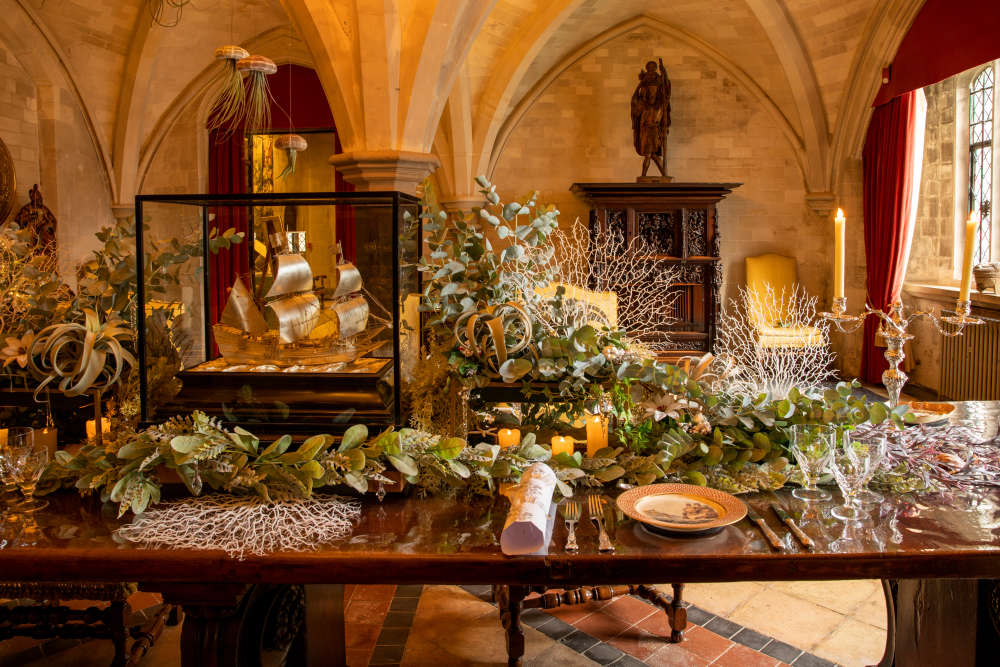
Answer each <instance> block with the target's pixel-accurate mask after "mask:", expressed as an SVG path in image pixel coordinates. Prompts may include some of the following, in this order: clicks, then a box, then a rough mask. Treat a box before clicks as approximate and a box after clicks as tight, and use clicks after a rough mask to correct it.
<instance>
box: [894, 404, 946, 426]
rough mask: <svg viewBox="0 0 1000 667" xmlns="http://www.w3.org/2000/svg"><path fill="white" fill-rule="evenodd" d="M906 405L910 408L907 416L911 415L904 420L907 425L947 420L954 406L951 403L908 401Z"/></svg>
mask: <svg viewBox="0 0 1000 667" xmlns="http://www.w3.org/2000/svg"><path fill="white" fill-rule="evenodd" d="M907 404H908V405H909V406H910V413H909V414H910V415H912V416H911V417H908V418H907V419H906V423H907V424H931V423H933V422H937V421H941V420H943V419H947V418H948V415H950V414H951V413H952V412H954V411H955V406H954V405H952V404H951V403H932V402H927V401H909V402H908V403H907Z"/></svg>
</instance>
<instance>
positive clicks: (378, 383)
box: [151, 359, 394, 439]
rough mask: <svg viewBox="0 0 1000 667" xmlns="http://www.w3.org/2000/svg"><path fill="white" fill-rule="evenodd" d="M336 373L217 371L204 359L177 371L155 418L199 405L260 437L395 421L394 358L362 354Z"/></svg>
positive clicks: (339, 430) (378, 425)
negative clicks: (173, 393) (177, 387)
mask: <svg viewBox="0 0 1000 667" xmlns="http://www.w3.org/2000/svg"><path fill="white" fill-rule="evenodd" d="M362 361H364V362H365V363H364V364H352V365H349V366H347V367H346V368H344V369H343V370H342V371H340V372H309V371H302V372H289V371H287V370H285V371H280V370H270V371H264V370H253V371H251V370H234V371H226V370H217V368H219V365H218V364H216V363H214V362H208V363H207V364H202V365H201V366H196V367H195V368H193V369H190V370H185V371H181V372H180V373H179V374H178V376H177V377H178V379H180V381H181V382H182V383H183V387H182V389H181V391H180V393H179V394H178V395H177V397H176V398H174V399H173V400H172V401H170V402H169V403H168V404H164V405H161V406H158V407H157V409H156V410H155V412H154V414H153V419H152V420H151V421H153V422H154V423H158V422H162V421H164V420H166V419H168V418H170V417H172V416H174V415H177V414H189V413H191V412H193V411H194V410H201V411H202V412H205V413H206V414H209V415H212V416H215V417H218V418H219V419H221V420H222V421H223V422H224V423H225V424H226V425H227V426H230V427H232V426H240V427H242V428H245V429H246V430H248V431H250V432H251V433H253V434H255V435H258V436H264V437H266V436H277V435H283V434H285V433H287V434H289V435H292V436H293V437H296V438H297V439H299V438H304V437H308V436H310V435H315V434H317V433H330V434H332V435H339V434H341V433H343V432H344V431H345V430H346V429H347V428H348V427H349V426H351V425H352V424H365V425H366V426H368V427H369V428H370V429H372V430H375V429H379V428H385V427H388V426H391V425H393V423H394V420H393V406H392V386H391V385H392V362H391V360H389V359H365V360H362Z"/></svg>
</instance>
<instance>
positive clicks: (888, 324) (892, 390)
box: [820, 297, 983, 408]
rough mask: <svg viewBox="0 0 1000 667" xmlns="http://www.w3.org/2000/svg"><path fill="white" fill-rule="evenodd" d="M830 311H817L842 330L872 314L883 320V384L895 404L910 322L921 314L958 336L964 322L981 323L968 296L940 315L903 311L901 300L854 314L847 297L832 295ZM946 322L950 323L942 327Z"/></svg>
mask: <svg viewBox="0 0 1000 667" xmlns="http://www.w3.org/2000/svg"><path fill="white" fill-rule="evenodd" d="M830 310H831V311H832V312H829V313H820V315H821V316H822V317H823V318H824V319H825V320H828V321H830V322H833V324H834V325H835V326H836V327H837V329H838V330H839V331H840V332H841V333H851V332H853V331H857V329H858V327H860V326H861V325H862V324H863V323H864V321H865V318H866V317H868V316H869V315H875V316H877V317H879V318H880V319H881V320H882V337H883V338H884V339H885V358H886V361H888V362H889V368H887V369H886V370H885V372H883V373H882V384H884V385H885V389H886V391H887V392H889V406H890V407H891V408H895V407H896V406H897V405H899V394H900V392H902V390H903V385H905V384H906V381H907V380H908V379H909V376H908V375H907V374H906V373H904V372H903V371H902V370H901V369H900V368H899V365H900V364H901V363H902V362H903V359H905V358H906V354H905V353H904V352H903V345H905V344H906V341H908V340H912V339H913V337H914V336H913V334H910V333H907V329H909V328H910V323H911V322H914V321H916V320H917V319H919V318H921V317H926V318H929V319H930V320H931V321H932V322H934V327H935V328H936V329H937V330H938V331H939V332H940V333H941V335H942V336H949V337H950V336H960V335H962V331H963V330H964V329H965V327H966V326H968V325H970V324H982V323H983V321H982V320H981V319H979V318H978V317H972V316H971V315H970V314H969V313H970V312H971V310H972V303H971V302H970V301H969V300H968V299H965V300H962V299H958V300H957V301H956V302H955V314H954V315H941V314H940V313H932V312H930V311H926V310H911V311H910V312H909V315H907V314H906V307H905V306H904V305H903V302H902V301H896V302H895V303H893V304H892V305H891V306H890V307H889V312H888V313H886V312H884V311H882V310H877V309H875V308H872V307H871V306H870V305H868V304H867V303H866V304H865V310H864V312H862V313H859V314H857V315H850V314H848V313H847V298H846V297H835V298H834V299H833V304H832V306H831V309H830ZM945 324H948V325H951V327H945V326H944V325H945Z"/></svg>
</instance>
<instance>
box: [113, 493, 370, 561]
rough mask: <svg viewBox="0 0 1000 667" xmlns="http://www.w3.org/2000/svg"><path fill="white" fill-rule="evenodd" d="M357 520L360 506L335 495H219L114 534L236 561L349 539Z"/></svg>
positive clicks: (170, 506) (178, 505) (168, 508)
mask: <svg viewBox="0 0 1000 667" xmlns="http://www.w3.org/2000/svg"><path fill="white" fill-rule="evenodd" d="M360 516H361V503H360V502H359V501H358V500H357V499H353V498H343V497H341V496H333V495H316V496H313V497H312V498H291V499H288V500H281V501H278V502H274V503H266V502H264V501H262V500H260V499H258V498H252V497H247V496H230V495H222V494H219V495H211V496H205V497H202V498H190V499H185V500H181V501H177V502H171V503H165V504H163V505H162V506H160V507H157V508H154V509H150V510H147V511H146V512H143V513H142V514H140V515H138V516H137V517H135V519H133V520H132V523H130V524H128V525H125V526H122V527H121V528H119V529H118V533H117V534H118V536H119V537H121V538H123V539H125V540H128V541H129V542H135V543H138V544H141V545H143V546H146V547H161V548H163V547H165V548H171V549H221V550H223V551H225V552H226V553H228V554H229V555H230V556H233V557H235V558H238V559H240V560H242V559H243V558H245V557H246V556H247V555H248V554H252V555H256V556H260V555H264V554H268V553H272V552H275V551H312V550H315V549H316V548H318V547H320V546H322V545H324V544H329V543H331V542H335V541H337V540H340V539H343V538H345V537H347V536H348V535H350V534H351V532H352V531H353V530H354V524H355V522H357V520H358V519H359V518H360Z"/></svg>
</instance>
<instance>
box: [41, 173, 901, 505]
mask: <svg viewBox="0 0 1000 667" xmlns="http://www.w3.org/2000/svg"><path fill="white" fill-rule="evenodd" d="M477 180H478V182H479V184H480V185H481V186H482V187H483V190H482V192H483V195H484V196H485V197H486V199H487V201H488V204H487V205H486V206H484V207H483V208H482V210H481V211H479V212H478V216H479V221H480V222H481V223H483V224H477V222H475V221H473V220H467V219H462V218H456V219H448V218H447V217H446V216H444V215H443V214H438V215H432V214H430V213H424V214H422V215H423V216H424V229H425V231H428V232H430V238H429V240H428V246H429V249H430V254H429V257H428V258H426V259H422V260H421V265H420V269H421V271H423V272H425V273H426V274H428V275H429V280H427V282H426V289H425V291H424V293H423V299H422V306H421V307H422V309H423V310H424V311H428V312H431V313H433V315H432V317H431V319H430V327H431V334H432V346H431V347H432V352H431V354H430V355H429V356H428V358H427V359H425V360H424V361H423V362H422V363H423V364H424V365H425V366H426V368H423V369H418V372H417V373H416V374H415V375H416V376H417V377H422V378H424V379H423V380H422V382H423V383H424V385H423V386H424V388H426V387H427V386H428V384H427V383H428V382H429V383H431V386H433V387H436V388H437V389H438V391H432V392H414V393H417V394H419V393H423V394H425V395H429V396H433V395H440V394H441V393H442V392H441V391H440V388H441V387H443V386H445V385H450V386H453V387H459V388H461V389H463V390H467V389H469V388H471V387H478V386H484V385H485V384H488V383H489V382H492V381H497V380H502V381H505V382H507V383H512V382H521V383H522V385H523V389H524V391H525V392H526V393H530V392H533V391H538V389H537V386H538V383H539V382H546V383H549V384H548V386H549V387H556V388H555V389H546V390H545V391H548V392H550V394H551V396H550V398H551V399H552V401H553V402H554V403H555V404H557V410H556V412H557V413H558V414H560V415H562V416H565V417H567V418H572V417H574V416H579V415H581V414H583V413H584V412H585V411H588V410H595V409H603V410H604V411H605V413H608V414H610V415H612V416H613V417H614V419H615V421H616V423H617V427H616V429H615V432H614V434H615V438H616V439H617V442H615V443H614V445H613V446H611V447H608V448H605V449H602V450H600V451H597V452H595V455H594V456H593V457H585V456H583V455H582V454H581V453H580V452H576V453H574V454H573V455H567V454H562V453H561V454H558V455H556V456H552V452H551V449H550V448H549V447H547V446H545V445H541V444H539V443H537V442H536V437H535V435H534V434H533V433H527V434H526V435H525V436H524V438H523V439H522V442H521V444H520V445H519V446H515V447H509V448H501V447H499V446H498V445H494V444H488V443H478V444H471V443H469V442H467V441H466V440H465V439H463V438H459V437H448V436H443V435H433V434H432V433H431V432H432V431H435V432H438V433H440V432H446V431H447V429H443V428H437V426H439V424H440V423H441V420H442V419H443V417H444V415H442V412H444V411H446V408H442V406H441V405H440V404H435V403H433V401H434V400H436V399H434V398H431V397H428V398H427V403H424V404H420V403H419V402H418V403H417V404H415V405H414V412H415V414H416V415H417V418H416V424H417V425H418V426H420V428H419V429H412V428H404V429H399V430H393V429H389V430H387V431H384V432H382V433H379V434H377V435H374V436H372V435H371V434H369V433H368V430H367V428H366V427H365V426H363V425H355V426H352V427H351V428H350V429H348V431H347V432H346V433H345V435H344V436H343V438H342V439H341V441H340V442H339V443H337V442H336V439H335V438H334V437H332V436H330V435H325V434H324V435H315V436H312V437H310V438H308V439H307V440H306V441H305V442H303V443H302V444H301V445H299V446H298V447H297V448H295V449H292V447H291V445H292V439H291V438H290V437H289V436H287V435H286V436H282V437H281V438H278V439H277V440H275V441H274V442H271V443H267V444H266V445H265V444H263V443H261V442H260V440H259V439H258V438H257V437H256V436H254V435H253V434H251V433H249V432H247V431H245V430H243V429H240V428H236V429H233V430H229V429H227V428H226V427H225V426H224V425H223V424H222V423H221V422H220V421H218V420H216V419H214V418H210V417H208V416H206V415H205V414H203V413H200V412H196V413H194V414H193V415H191V416H189V417H183V418H181V417H178V418H175V419H173V420H171V421H168V422H167V423H165V424H162V425H159V426H155V427H151V428H148V429H145V430H143V431H136V430H134V429H132V428H129V427H128V426H127V425H126V426H124V427H122V428H119V429H118V430H117V432H116V433H115V434H113V435H112V437H110V438H108V440H107V442H106V443H105V446H104V447H97V446H96V445H94V444H88V445H85V446H83V447H82V448H81V449H80V450H79V451H78V452H77V453H76V454H74V455H71V454H69V453H68V452H64V451H61V452H58V453H57V457H56V461H55V462H54V463H53V464H52V466H50V468H49V470H48V471H47V473H46V476H45V479H44V480H43V482H44V486H43V488H45V489H47V490H51V489H55V488H60V487H62V486H75V487H76V488H77V489H79V490H80V491H81V492H84V493H99V494H100V496H101V498H102V500H110V501H112V502H117V503H118V504H119V507H120V513H121V514H124V513H126V512H127V511H129V510H131V511H132V512H135V513H141V512H142V511H144V510H145V509H146V508H147V507H148V506H149V505H150V504H155V503H157V502H158V501H159V500H160V497H161V487H162V484H163V483H164V479H169V476H170V474H171V472H172V473H173V474H176V475H177V476H178V477H179V478H180V480H181V481H182V482H183V483H184V485H185V486H186V487H187V489H188V491H189V492H190V493H191V494H193V495H196V496H197V495H200V494H201V493H202V492H203V491H204V490H205V489H206V488H208V489H212V490H215V491H221V492H226V493H236V494H249V495H256V496H258V497H260V498H261V499H264V500H265V501H271V500H278V499H282V498H288V497H309V496H310V495H311V494H312V492H313V490H314V489H316V488H319V487H324V486H337V485H347V486H349V487H351V488H353V489H355V490H356V491H358V492H360V493H364V492H367V491H369V490H371V489H372V488H374V487H377V486H379V485H385V484H390V485H391V484H393V483H394V481H395V480H393V479H391V478H390V477H388V476H387V473H388V472H389V471H398V473H399V474H400V475H402V476H403V477H404V478H405V479H406V481H407V482H408V483H410V484H412V485H414V486H416V487H417V488H418V489H420V490H422V491H423V492H427V493H443V494H458V493H493V492H495V491H496V489H497V487H498V483H499V482H516V481H517V480H518V479H519V478H520V475H521V473H522V472H523V471H524V469H525V468H527V467H528V466H530V465H532V464H534V463H537V462H544V463H546V464H548V465H549V466H550V467H552V468H553V470H554V471H555V473H556V477H557V479H558V480H559V483H558V484H559V490H560V492H561V493H562V494H563V495H567V496H568V495H571V494H572V493H573V488H574V487H577V488H579V487H589V486H600V485H604V484H612V483H616V484H617V483H624V484H630V485H643V484H650V483H653V482H657V481H687V482H690V483H696V484H708V485H711V486H714V487H716V488H720V489H723V490H726V491H730V492H745V491H752V490H760V489H774V488H778V487H781V486H783V485H784V484H785V483H786V482H788V481H789V480H794V479H795V478H796V475H797V470H796V468H795V467H794V466H793V465H791V464H790V463H789V458H788V455H787V452H788V437H787V435H786V432H785V427H787V426H788V425H790V424H798V423H828V424H836V425H840V426H842V427H845V428H850V427H852V426H853V425H857V424H862V423H865V422H870V423H873V424H879V423H883V422H885V421H886V420H892V421H893V422H896V423H897V424H901V420H902V418H903V416H904V414H905V412H906V408H905V406H903V407H901V408H898V409H896V410H893V411H892V412H890V411H888V410H887V408H886V407H885V405H884V404H882V403H877V402H875V403H872V402H867V401H865V400H864V399H862V398H858V397H856V396H854V395H853V389H854V388H855V387H856V386H857V383H856V382H854V383H840V384H839V385H837V387H836V388H833V389H828V390H826V391H822V392H807V391H800V390H796V389H793V390H792V391H791V392H790V393H789V395H788V396H787V397H784V398H781V399H779V400H776V399H774V398H773V397H771V396H768V395H766V394H762V395H760V396H756V397H749V396H740V395H734V394H731V393H727V392H726V391H725V388H724V383H722V382H721V381H720V380H721V377H720V376H721V375H724V372H722V371H720V370H719V369H717V365H718V364H717V362H716V360H714V359H713V358H712V356H711V355H706V356H705V357H703V358H701V359H696V360H690V359H689V360H685V361H684V362H682V363H681V364H679V365H672V364H667V363H663V362H659V361H656V360H654V359H653V358H652V357H651V355H649V354H647V353H645V352H644V351H643V350H642V348H641V346H638V345H636V344H635V343H634V342H632V341H630V340H629V339H628V337H627V332H623V331H621V330H617V329H610V328H608V327H600V326H594V325H593V324H591V323H589V322H587V317H586V312H585V310H586V309H581V308H580V307H579V304H577V303H574V302H573V301H572V300H571V299H568V298H566V297H565V291H564V290H563V289H562V288H559V289H557V290H555V291H554V293H552V294H551V296H541V295H540V294H542V293H544V291H543V289H542V288H544V287H545V286H546V285H548V284H549V283H550V282H551V281H552V280H553V277H554V275H555V272H554V271H553V267H554V266H557V265H556V264H555V258H554V250H553V248H552V244H551V242H549V241H548V236H549V234H551V232H552V231H553V230H554V229H555V228H556V226H557V224H558V222H557V218H558V211H556V210H555V209H553V208H551V207H539V206H537V204H536V202H535V196H534V195H533V196H531V197H529V198H528V199H527V201H526V203H524V204H522V203H519V202H513V203H509V204H506V205H505V204H503V203H502V202H500V199H499V197H498V196H497V195H496V192H495V187H494V186H493V185H492V184H490V183H489V182H488V181H486V180H485V179H477ZM522 219H525V220H524V222H523V224H522ZM487 226H488V228H490V229H491V230H492V232H493V234H492V236H494V237H495V238H499V239H505V240H506V243H507V244H508V245H507V246H506V247H505V248H504V249H503V250H502V251H501V252H499V253H497V252H494V250H493V248H492V245H491V242H490V240H489V237H490V234H487V233H486V232H485V227H487ZM550 293H551V291H550ZM443 360H445V361H446V363H442V361H443ZM427 378H429V379H427ZM167 471H170V472H167ZM914 479H916V477H915V476H914V475H908V474H906V471H896V473H895V474H894V475H893V476H892V477H891V479H890V480H889V481H891V482H893V483H894V484H895V485H896V486H897V487H898V488H902V489H905V488H908V487H909V486H912V485H913V484H914V483H915V482H914V481H913V480H914Z"/></svg>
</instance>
